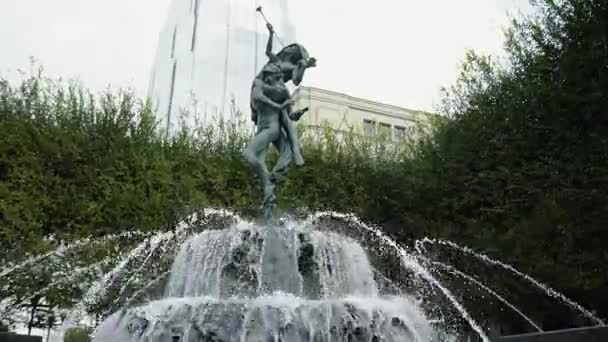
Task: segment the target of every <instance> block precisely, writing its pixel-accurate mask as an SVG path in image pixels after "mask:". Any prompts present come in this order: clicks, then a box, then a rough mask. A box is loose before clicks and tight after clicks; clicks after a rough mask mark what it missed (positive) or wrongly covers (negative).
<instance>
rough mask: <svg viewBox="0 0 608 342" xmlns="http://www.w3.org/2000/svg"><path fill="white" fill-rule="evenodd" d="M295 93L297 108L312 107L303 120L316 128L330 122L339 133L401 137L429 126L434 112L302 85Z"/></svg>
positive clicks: (303, 122)
mask: <svg viewBox="0 0 608 342" xmlns="http://www.w3.org/2000/svg"><path fill="white" fill-rule="evenodd" d="M293 95H294V99H295V101H296V108H297V109H301V108H304V107H308V108H309V111H308V112H307V113H306V114H305V115H304V116H303V117H302V119H301V120H300V124H302V125H305V126H306V127H307V128H313V129H314V128H319V129H321V128H323V127H326V126H329V127H331V128H332V129H334V130H335V131H337V132H339V133H346V132H350V131H353V132H355V133H356V134H360V135H363V136H369V137H373V136H377V135H379V134H387V135H388V136H389V137H391V138H393V139H395V140H398V139H400V138H402V137H404V136H406V135H411V134H416V133H415V132H418V131H419V130H418V128H423V129H424V127H428V126H429V125H430V120H431V118H432V116H433V114H430V113H426V112H422V111H417V110H411V109H406V108H402V107H397V106H392V105H387V104H383V103H380V102H374V101H370V100H366V99H362V98H357V97H353V96H349V95H346V94H341V93H337V92H332V91H328V90H324V89H319V88H313V87H303V86H302V87H299V88H298V89H297V90H296V91H295V92H294V94H293ZM381 132H383V133H381Z"/></svg>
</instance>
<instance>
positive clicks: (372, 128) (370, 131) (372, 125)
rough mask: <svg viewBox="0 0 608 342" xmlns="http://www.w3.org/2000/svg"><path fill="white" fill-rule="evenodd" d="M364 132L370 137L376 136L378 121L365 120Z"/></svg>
mask: <svg viewBox="0 0 608 342" xmlns="http://www.w3.org/2000/svg"><path fill="white" fill-rule="evenodd" d="M363 132H364V133H365V135H366V136H368V137H375V136H376V121H372V120H363Z"/></svg>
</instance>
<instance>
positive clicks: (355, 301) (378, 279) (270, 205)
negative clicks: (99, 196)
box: [0, 7, 606, 342]
mask: <svg viewBox="0 0 608 342" xmlns="http://www.w3.org/2000/svg"><path fill="white" fill-rule="evenodd" d="M258 11H259V12H260V13H263V12H262V11H261V7H260V8H258ZM268 29H269V31H270V36H271V37H270V39H269V43H268V51H267V54H268V56H269V57H270V59H271V61H270V62H269V63H268V64H267V65H266V66H265V67H264V69H263V70H262V72H261V73H260V75H258V76H257V77H256V79H255V81H254V83H253V86H252V112H253V119H254V121H255V123H256V125H258V132H257V134H256V137H255V138H254V140H253V141H252V142H251V143H250V144H249V146H248V147H247V149H246V150H245V152H244V157H245V159H246V161H247V162H248V164H250V166H251V167H252V168H253V170H254V171H255V173H256V175H257V177H258V178H259V181H260V183H261V187H262V189H263V194H262V196H261V197H262V201H261V205H260V208H259V215H258V222H250V221H248V220H245V219H242V218H240V217H239V216H237V215H235V214H234V213H231V212H228V211H226V210H213V209H203V210H201V211H199V212H197V213H194V214H192V215H191V216H190V217H188V218H187V219H186V220H184V221H183V222H181V223H180V224H178V225H177V226H176V227H175V228H174V229H173V230H172V231H168V232H160V233H156V234H152V233H141V232H124V233H122V234H119V235H111V236H106V237H104V238H101V239H96V240H91V239H84V240H81V241H77V242H74V243H72V244H70V245H66V246H61V247H59V248H58V249H56V250H54V251H50V252H48V253H46V254H42V255H40V256H34V257H31V258H29V259H27V260H25V261H24V262H22V263H20V264H16V265H10V266H7V267H4V268H3V269H0V279H3V278H4V277H8V276H11V275H13V274H15V273H18V272H21V271H24V270H27V269H29V268H32V270H30V271H33V272H32V273H35V269H36V266H39V265H41V264H44V263H45V262H49V263H53V262H54V263H57V264H62V263H61V260H60V259H61V258H62V257H66V256H68V255H71V254H74V253H75V252H76V251H77V250H78V249H88V248H90V247H91V246H93V245H103V244H104V243H109V242H116V241H120V240H121V239H123V238H125V239H127V240H128V241H131V240H133V239H135V240H137V239H140V240H139V241H138V242H137V244H136V245H135V246H133V245H131V244H129V242H128V241H127V242H125V243H126V245H127V246H130V247H126V248H124V249H123V250H121V253H118V256H117V255H114V254H112V253H109V254H110V255H108V256H107V257H106V258H103V259H102V260H94V261H92V262H91V263H90V264H88V265H80V264H82V262H80V263H78V264H79V266H78V267H76V268H71V269H70V267H69V265H65V264H66V263H65V262H64V263H63V264H64V265H63V266H64V267H63V269H62V270H61V271H60V272H57V274H55V273H53V274H52V277H51V279H53V280H54V281H52V282H50V283H49V284H48V285H46V286H45V287H44V288H42V289H39V290H38V289H37V291H36V292H35V293H33V295H32V296H31V297H35V296H36V297H37V296H44V295H45V294H46V293H47V292H49V290H51V289H53V288H55V287H62V286H66V284H69V283H74V282H78V280H79V279H80V276H81V275H83V274H84V275H89V274H90V273H93V274H98V276H97V277H96V278H95V281H94V282H93V283H92V284H87V283H83V285H82V286H81V290H83V292H84V296H82V300H81V301H80V302H79V303H78V304H77V305H75V307H74V308H73V310H72V311H71V312H70V314H69V315H68V318H67V320H66V323H65V324H64V328H69V327H70V326H71V325H81V324H86V325H92V326H97V322H96V321H97V320H96V319H94V318H92V317H91V315H90V314H91V313H94V314H95V315H97V316H98V317H96V318H101V319H103V322H102V323H101V324H100V325H99V326H97V329H96V331H95V333H94V340H95V341H97V342H105V341H111V342H165V341H167V342H169V341H170V342H181V341H183V342H195V341H196V342H211V341H216V342H237V341H238V342H266V341H273V342H304V341H310V342H333V341H349V342H351V341H352V342H364V341H365V342H423V341H424V342H427V341H434V342H444V341H446V342H447V341H452V342H453V341H465V340H466V341H469V342H472V341H479V340H482V341H484V342H489V341H490V339H491V338H492V339H494V337H496V336H497V335H498V334H497V332H496V331H493V330H492V329H490V328H488V326H489V325H490V324H488V322H484V323H483V324H482V323H480V317H479V316H480V315H479V314H478V313H477V312H473V314H472V313H471V312H470V309H468V305H467V304H468V303H466V297H467V295H470V294H471V292H473V290H475V291H481V292H482V293H483V295H482V296H481V298H482V300H483V305H484V306H490V305H491V304H492V303H493V302H494V301H496V303H499V305H501V311H502V309H507V310H508V311H509V312H512V313H513V315H514V316H515V317H516V318H517V319H518V320H519V321H521V322H522V324H523V325H524V326H525V329H523V330H525V331H526V332H529V330H533V331H536V332H542V328H541V326H542V325H541V324H539V323H538V322H536V321H535V320H534V319H532V318H531V317H528V316H527V315H526V314H525V313H524V310H522V309H521V308H519V307H518V306H517V305H515V304H513V303H512V302H510V299H509V296H508V294H509V293H508V291H502V290H501V289H496V288H495V287H494V286H493V284H488V283H484V282H483V281H480V280H479V279H478V277H477V276H476V275H471V274H469V273H467V272H464V271H463V270H461V269H459V268H457V267H455V266H454V265H453V264H450V263H448V262H445V261H443V260H439V259H437V258H436V256H435V255H434V253H432V252H429V251H428V248H429V247H433V248H444V249H449V250H451V251H455V252H457V253H459V254H460V256H461V257H470V258H471V259H474V260H475V261H481V262H483V263H484V264H487V265H492V266H493V267H496V269H499V270H502V271H506V272H509V273H510V274H513V275H514V276H515V278H517V279H521V280H522V282H526V283H529V284H531V285H532V287H533V288H535V290H537V291H539V292H540V293H542V294H543V295H545V296H546V297H547V298H551V299H552V300H555V301H556V302H558V303H562V304H565V306H566V307H568V308H569V309H570V310H572V312H575V313H576V315H577V319H582V320H584V322H585V324H588V323H589V322H590V323H591V324H593V325H597V326H603V325H604V322H603V321H602V320H601V319H600V318H598V317H596V316H595V315H594V314H593V313H592V312H590V311H589V310H587V309H585V308H583V307H581V306H580V305H579V304H577V303H576V302H574V301H572V300H571V299H569V298H567V297H566V296H564V295H563V294H561V293H559V292H557V291H555V290H554V289H552V288H550V287H548V286H546V285H544V284H542V283H541V282H539V281H537V280H535V279H534V278H532V277H530V276H528V275H526V274H524V273H523V272H520V271H519V270H517V269H515V268H514V267H513V266H511V265H508V264H504V263H502V262H500V261H498V260H494V259H491V258H490V257H488V256H486V255H483V254H480V253H476V252H474V251H473V250H471V249H469V248H467V247H462V246H459V245H457V244H455V243H453V242H450V241H441V240H431V239H423V240H420V241H415V242H414V244H413V245H412V246H411V247H407V246H404V245H402V244H399V243H397V242H396V241H395V240H393V239H392V238H391V237H389V236H387V235H386V234H384V233H383V231H382V230H381V229H380V228H378V227H374V226H370V225H367V224H365V223H363V222H361V221H360V220H359V219H358V218H357V217H355V216H354V215H347V214H341V213H334V212H319V213H314V214H312V215H309V216H308V217H306V218H300V219H295V218H289V217H282V218H280V219H278V218H276V217H274V215H273V210H274V208H275V206H276V199H277V198H276V196H275V194H274V190H275V187H276V186H277V184H278V183H279V181H280V180H281V179H282V178H284V176H285V175H286V173H287V170H288V166H289V165H290V163H291V161H292V160H294V161H295V163H296V164H297V165H301V164H303V163H304V160H303V157H302V155H301V154H300V151H299V145H298V139H297V135H294V132H295V130H294V129H293V127H292V126H291V121H292V120H293V121H297V120H298V119H299V118H300V117H301V116H302V115H304V113H305V112H306V108H304V109H301V110H298V111H294V110H292V108H291V101H289V100H290V96H291V95H290V94H289V90H288V89H287V88H286V87H285V84H284V82H286V81H288V80H292V81H293V82H294V83H299V82H301V80H302V77H303V76H304V71H305V70H306V69H308V68H312V67H315V66H316V60H315V59H314V58H311V57H309V55H308V52H307V51H306V49H304V47H303V46H301V45H299V44H291V45H288V46H286V47H284V48H283V50H281V52H279V53H277V54H276V55H275V54H273V53H272V51H271V50H272V35H273V34H274V31H273V27H272V25H271V24H270V23H268ZM271 144H272V145H274V146H275V147H277V149H278V150H279V157H278V161H277V164H276V166H275V167H274V168H273V169H272V171H269V170H268V169H267V166H266V161H265V157H266V153H267V151H268V148H269V146H270V145H271ZM114 248H115V249H117V250H119V249H120V248H118V245H116V246H114ZM110 249H112V248H108V250H110ZM104 255H105V254H104ZM58 260H59V261H58ZM78 261H81V260H78ZM66 268H67V269H68V271H66V270H65V269H66ZM25 273H27V272H25ZM448 276H449V277H452V278H457V279H463V280H464V281H466V284H467V285H465V286H464V288H463V287H462V286H460V288H458V287H452V286H450V285H448V282H447V281H446V279H445V278H446V277H448ZM88 285H90V286H88ZM66 287H67V286H66ZM458 290H460V291H458ZM463 292H465V293H466V294H463ZM13 299H14V300H15V301H16V302H18V301H19V300H22V301H27V300H29V299H30V298H25V299H23V298H20V297H19V298H2V299H1V300H0V309H1V308H3V307H14V306H15V305H9V304H7V303H8V302H10V301H11V300H13ZM478 307H479V306H478ZM0 311H2V310H0ZM463 326H464V327H466V329H463V328H462V327H463ZM467 329H468V332H465V331H464V330H467ZM592 333H593V334H596V335H597V336H599V335H598V334H604V333H606V329H605V328H601V329H597V330H593V332H592ZM566 334H568V336H574V335H580V334H581V332H580V331H569V332H566ZM545 336H547V335H545ZM472 337H473V339H472ZM531 338H535V337H531ZM54 340H55V341H58V342H59V341H61V340H62V334H61V333H60V334H59V335H58V336H55V339H54ZM509 340H511V339H509ZM512 340H513V341H515V340H529V337H527V336H524V337H522V338H515V339H512Z"/></svg>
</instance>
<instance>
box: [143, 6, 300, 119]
mask: <svg viewBox="0 0 608 342" xmlns="http://www.w3.org/2000/svg"><path fill="white" fill-rule="evenodd" d="M287 1H288V0H172V2H171V5H170V8H169V13H168V18H167V21H166V24H165V26H164V28H163V30H162V31H161V33H160V36H159V43H158V50H157V54H156V58H155V62H154V66H153V70H152V75H151V80H150V87H149V93H148V96H149V97H150V99H151V100H152V103H153V106H154V111H155V113H156V115H157V118H158V119H159V120H160V122H161V128H163V129H168V130H174V129H176V128H177V127H178V125H179V123H180V120H181V118H184V117H182V116H181V113H182V112H183V110H186V111H188V112H189V113H190V114H189V115H188V116H187V117H185V118H186V120H187V123H188V124H192V123H194V120H195V117H196V118H197V119H198V120H199V122H201V123H202V124H205V123H209V122H211V121H212V120H214V119H215V118H217V117H218V116H220V115H221V116H223V118H224V119H230V117H231V115H233V114H232V113H233V109H234V108H235V107H236V108H238V109H240V110H241V111H243V112H244V113H249V92H250V87H251V83H252V81H253V78H254V76H255V75H256V74H257V73H258V71H259V70H260V69H261V67H262V66H263V65H264V63H266V61H267V57H266V55H265V54H264V51H265V47H266V42H267V39H268V32H267V30H266V24H265V22H264V20H263V19H262V17H261V15H260V14H259V13H258V12H256V8H257V7H258V6H263V11H264V13H265V14H266V16H267V17H268V19H269V20H271V21H272V24H273V26H274V28H275V31H276V32H277V34H278V36H279V38H280V39H281V40H282V41H283V42H284V43H285V44H286V45H287V44H290V43H293V42H294V41H295V31H294V28H293V25H292V24H291V22H290V20H289V15H288V10H287ZM280 48H281V45H280V43H279V41H278V40H277V39H276V38H275V41H274V50H275V51H278V50H279V49H280ZM232 100H234V102H233V101H232Z"/></svg>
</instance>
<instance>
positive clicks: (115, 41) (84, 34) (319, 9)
mask: <svg viewBox="0 0 608 342" xmlns="http://www.w3.org/2000/svg"><path fill="white" fill-rule="evenodd" d="M207 1H227V0H207ZM252 1H253V0H252ZM169 2H170V0H0V44H1V45H0V46H1V47H2V49H1V52H0V72H2V73H3V74H5V75H9V76H10V77H12V75H14V74H15V73H14V71H15V70H16V69H19V68H20V69H27V68H28V65H29V57H30V56H32V57H35V58H36V59H37V60H38V61H39V62H40V64H42V65H43V66H44V67H45V69H46V71H47V74H49V75H51V76H63V77H67V78H78V79H80V80H81V81H82V82H83V83H84V84H85V85H86V86H88V87H90V88H93V89H95V90H98V89H99V90H101V89H103V88H105V87H107V86H108V85H111V86H113V87H132V88H134V89H135V90H136V92H137V93H138V94H140V95H142V96H143V95H145V94H146V91H147V88H148V81H149V77H150V68H151V66H152V62H153V58H154V54H155V52H156V45H157V40H158V33H159V32H160V30H161V27H162V25H163V24H164V21H165V16H166V12H167V8H168V6H169ZM260 2H261V3H262V4H263V3H264V1H263V0H260ZM526 9H527V0H373V1H372V0H291V2H290V11H291V15H292V21H293V22H294V24H295V26H296V30H297V35H298V40H299V41H300V43H302V44H303V45H305V46H306V47H307V49H308V50H309V51H310V53H311V55H313V56H315V57H317V59H318V61H319V62H318V67H317V68H316V69H314V70H312V71H311V72H308V73H307V75H306V77H307V79H306V80H305V82H304V84H305V85H312V86H317V87H321V88H325V89H329V90H334V91H339V92H344V93H348V94H350V95H354V96H359V97H364V98H369V99H372V100H378V101H382V102H386V103H390V104H395V105H400V106H405V107H408V108H413V109H423V110H432V109H433V106H434V104H436V103H437V102H438V100H439V89H440V87H441V86H445V85H449V84H450V83H452V82H453V81H454V80H455V78H456V75H457V71H458V68H457V67H458V64H459V63H460V62H461V61H462V58H463V56H464V54H465V51H466V49H474V50H477V51H483V52H488V53H494V54H497V53H500V51H501V48H502V43H503V41H504V39H503V34H502V29H503V28H504V27H505V25H506V24H507V22H508V14H509V15H511V16H513V15H517V14H518V13H519V12H520V11H525V10H526ZM271 20H272V18H271ZM279 34H280V32H279Z"/></svg>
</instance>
